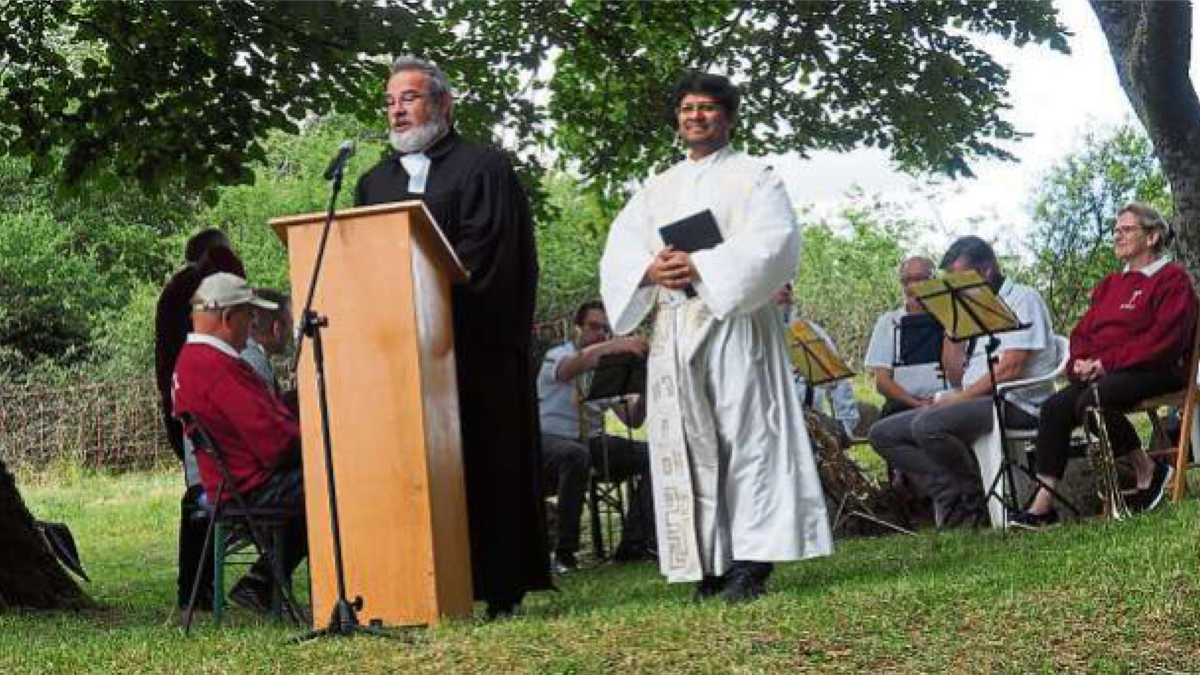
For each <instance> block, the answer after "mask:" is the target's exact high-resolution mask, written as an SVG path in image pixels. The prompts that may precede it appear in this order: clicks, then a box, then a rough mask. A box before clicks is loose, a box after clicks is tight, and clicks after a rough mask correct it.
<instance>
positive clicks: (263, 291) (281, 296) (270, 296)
mask: <svg viewBox="0 0 1200 675" xmlns="http://www.w3.org/2000/svg"><path fill="white" fill-rule="evenodd" d="M254 294H255V295H257V296H258V297H260V298H262V299H263V300H266V301H267V302H273V303H275V304H276V305H277V306H278V309H272V310H266V309H260V310H257V311H259V312H262V313H264V314H268V315H270V316H272V317H275V318H279V317H282V315H284V314H286V313H288V312H289V311H290V309H291V305H292V298H291V296H289V295H288V294H287V293H282V292H280V291H277V290H275V289H273V288H256V289H254Z"/></svg>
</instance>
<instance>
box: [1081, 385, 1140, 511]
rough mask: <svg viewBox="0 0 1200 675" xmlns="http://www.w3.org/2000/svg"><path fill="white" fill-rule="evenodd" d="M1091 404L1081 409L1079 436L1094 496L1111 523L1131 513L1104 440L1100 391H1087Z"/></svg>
mask: <svg viewBox="0 0 1200 675" xmlns="http://www.w3.org/2000/svg"><path fill="white" fill-rule="evenodd" d="M1090 389H1091V392H1090V393H1091V395H1092V399H1093V403H1092V404H1091V405H1089V406H1087V408H1085V409H1084V423H1083V433H1084V436H1085V437H1086V438H1087V442H1088V444H1087V457H1088V464H1089V465H1091V467H1092V471H1093V472H1094V473H1095V475H1096V478H1097V481H1098V483H1099V486H1098V488H1097V493H1098V494H1099V496H1100V500H1101V501H1103V502H1104V504H1105V505H1106V506H1107V509H1108V513H1109V515H1111V516H1112V517H1113V518H1114V519H1116V520H1120V519H1122V518H1125V517H1128V516H1129V515H1130V514H1131V513H1132V512H1131V511H1130V509H1129V505H1128V504H1126V503H1125V494H1124V493H1123V492H1121V484H1120V480H1119V478H1120V476H1119V474H1118V473H1117V460H1116V457H1115V456H1114V455H1113V451H1112V444H1111V443H1110V442H1109V440H1108V427H1107V426H1105V424H1104V414H1103V408H1102V407H1101V405H1100V390H1099V388H1097V387H1096V386H1095V385H1093V386H1092V387H1090Z"/></svg>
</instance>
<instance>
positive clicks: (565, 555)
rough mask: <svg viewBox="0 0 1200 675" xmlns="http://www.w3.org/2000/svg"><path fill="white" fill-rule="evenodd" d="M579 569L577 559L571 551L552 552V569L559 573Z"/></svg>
mask: <svg viewBox="0 0 1200 675" xmlns="http://www.w3.org/2000/svg"><path fill="white" fill-rule="evenodd" d="M577 569H579V561H578V560H577V559H576V558H575V553H574V552H573V551H558V552H556V553H555V554H554V571H555V572H558V573H559V574H565V573H567V572H573V571H575V570H577Z"/></svg>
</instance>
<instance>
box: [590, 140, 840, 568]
mask: <svg viewBox="0 0 1200 675" xmlns="http://www.w3.org/2000/svg"><path fill="white" fill-rule="evenodd" d="M704 209H709V210H710V211H712V214H713V216H714V217H715V219H716V221H717V225H718V227H719V228H720V230H721V234H722V237H723V239H724V241H723V242H722V243H721V244H720V245H718V246H716V247H714V248H712V249H708V250H705V251H697V252H696V253H694V254H692V261H693V264H694V265H695V267H696V269H697V271H698V272H699V275H700V278H701V281H699V282H698V283H696V284H695V291H696V293H697V295H696V297H694V298H690V299H689V298H688V297H687V296H686V295H685V294H684V293H683V292H681V291H672V290H667V289H664V288H661V287H659V286H656V285H645V286H643V285H641V282H642V278H643V276H644V274H645V272H646V268H647V267H649V265H650V263H651V261H652V259H653V257H654V255H655V254H656V253H657V252H658V251H660V250H661V249H662V248H663V241H662V238H661V237H660V236H659V228H660V227H662V226H663V225H667V224H669V223H672V222H674V221H676V220H679V219H681V218H684V217H686V216H689V215H692V214H695V213H698V212H700V211H702V210H704ZM799 255H800V234H799V230H798V228H797V224H796V218H795V213H794V212H793V211H792V207H791V203H790V202H789V200H788V196H787V192H786V191H785V189H784V187H783V184H782V182H781V181H780V180H779V178H778V177H777V176H775V175H774V174H773V173H772V171H771V169H770V167H767V166H765V165H763V164H761V163H759V162H758V161H756V160H753V159H751V158H749V157H747V156H745V155H742V154H740V153H737V152H734V151H733V150H732V149H730V148H728V147H726V148H724V149H722V150H720V151H717V152H715V153H712V154H710V155H708V156H706V157H704V158H701V159H700V160H696V161H693V160H690V159H685V160H683V161H682V162H680V163H679V164H676V165H675V166H673V167H671V168H670V169H668V170H667V171H665V172H664V173H662V174H659V175H657V176H654V177H653V178H651V179H650V180H649V181H648V182H647V184H646V186H645V187H644V188H643V189H642V190H641V191H639V192H638V193H637V194H636V195H635V196H634V197H633V199H631V200H630V201H629V203H628V204H627V205H626V206H625V209H624V210H623V211H621V214H620V215H619V216H618V217H617V219H616V221H615V222H614V223H613V226H612V229H611V230H610V231H609V235H608V242H607V244H606V246H605V249H604V256H603V258H602V259H601V261H600V291H601V294H602V296H603V298H604V304H605V307H606V309H607V313H608V316H609V318H610V320H612V322H613V329H614V331H615V332H616V333H618V334H626V333H629V332H630V331H632V330H633V329H634V328H636V327H637V325H638V324H639V323H641V321H642V320H643V319H644V318H645V317H646V315H647V314H649V313H650V311H651V309H653V308H654V307H655V306H656V305H657V308H658V313H657V317H656V320H655V323H654V335H653V338H652V340H651V349H650V363H649V376H648V381H647V390H648V395H649V396H648V407H647V433H648V435H649V440H650V455H651V470H652V472H653V479H654V480H653V482H654V503H655V519H656V523H657V529H658V547H659V564H660V566H661V568H662V572H663V574H664V575H666V577H667V578H668V580H670V581H694V580H698V579H700V578H701V576H703V575H720V574H724V573H725V571H726V570H728V569H729V567H730V564H731V563H732V562H733V561H734V560H747V561H759V562H782V561H789V560H800V559H803V558H810V557H814V556H821V555H828V554H829V553H830V551H831V550H832V537H831V535H830V529H829V519H828V516H827V515H826V512H825V500H824V497H823V495H822V491H821V484H820V479H819V478H818V475H817V470H816V465H815V463H814V462H813V455H812V448H811V446H810V444H809V438H808V431H807V429H806V428H805V426H804V417H803V413H802V412H801V409H800V402H799V400H798V399H797V397H796V394H795V385H794V383H793V382H792V368H791V365H790V363H789V361H788V356H787V351H786V346H785V342H784V340H785V336H786V329H785V327H784V325H783V321H782V319H781V318H780V315H779V312H778V311H776V309H775V307H774V305H773V304H772V302H771V300H772V296H773V295H774V294H775V292H776V291H777V290H778V289H779V288H780V287H781V286H783V284H784V283H785V282H787V281H790V280H791V279H792V278H793V277H794V275H795V273H796V265H797V262H798V259H799Z"/></svg>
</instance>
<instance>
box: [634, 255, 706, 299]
mask: <svg viewBox="0 0 1200 675" xmlns="http://www.w3.org/2000/svg"><path fill="white" fill-rule="evenodd" d="M646 280H647V281H648V282H650V283H652V284H657V285H659V286H662V287H663V288H670V289H672V290H677V291H678V290H683V289H685V288H688V287H690V286H691V285H692V284H693V283H695V282H697V281H699V280H700V273H699V272H697V271H696V266H695V265H694V264H693V263H692V256H691V255H689V254H688V252H687V251H680V250H677V249H674V248H671V247H667V248H664V249H663V250H661V251H659V252H658V255H656V256H654V260H653V261H652V262H651V263H650V267H648V268H647V269H646Z"/></svg>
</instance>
